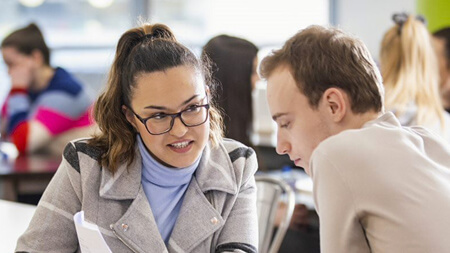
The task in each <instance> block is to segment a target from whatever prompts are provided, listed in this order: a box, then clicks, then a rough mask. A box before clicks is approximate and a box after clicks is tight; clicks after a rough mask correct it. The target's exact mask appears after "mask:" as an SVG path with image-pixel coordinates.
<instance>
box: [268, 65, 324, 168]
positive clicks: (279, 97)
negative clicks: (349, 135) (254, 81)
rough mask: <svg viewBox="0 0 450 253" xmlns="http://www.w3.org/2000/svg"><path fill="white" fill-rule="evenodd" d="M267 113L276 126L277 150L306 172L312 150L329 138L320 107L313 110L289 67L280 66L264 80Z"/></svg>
mask: <svg viewBox="0 0 450 253" xmlns="http://www.w3.org/2000/svg"><path fill="white" fill-rule="evenodd" d="M267 100H268V103H269V108H270V113H271V114H272V118H273V119H274V120H275V122H276V123H277V126H278V136H277V148H276V150H277V153H278V154H288V155H289V158H290V159H291V160H292V161H294V163H295V165H297V166H299V167H303V168H304V169H305V170H306V172H307V173H308V174H309V161H310V157H311V154H312V152H313V150H314V149H315V148H316V147H317V145H319V143H320V142H321V141H323V140H324V139H326V138H327V137H329V136H330V135H331V134H330V131H329V129H328V127H327V125H326V124H325V120H324V119H323V116H322V115H324V114H323V113H322V110H324V109H322V108H321V106H320V105H319V108H318V109H317V110H314V109H312V108H311V106H310V105H309V102H308V99H307V98H306V96H305V95H303V94H302V93H301V92H300V91H299V89H298V88H297V85H296V83H295V80H294V79H293V77H292V75H291V73H290V71H289V70H288V68H285V67H279V68H277V69H275V70H274V72H273V73H272V74H271V75H270V77H269V78H268V79H267Z"/></svg>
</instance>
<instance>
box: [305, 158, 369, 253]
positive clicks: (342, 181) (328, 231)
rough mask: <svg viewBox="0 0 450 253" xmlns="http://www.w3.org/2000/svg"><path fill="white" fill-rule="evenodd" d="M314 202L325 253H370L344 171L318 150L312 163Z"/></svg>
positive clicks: (355, 200)
mask: <svg viewBox="0 0 450 253" xmlns="http://www.w3.org/2000/svg"><path fill="white" fill-rule="evenodd" d="M310 167H311V177H312V179H313V183H314V190H313V194H314V201H315V205H316V210H317V213H318V214H319V218H320V250H321V252H323V253H328V252H333V253H339V252H342V253H353V252H354V253H356V252H358V253H361V252H371V251H370V247H369V245H368V243H367V240H366V238H365V234H364V229H363V227H362V225H361V223H360V219H359V217H358V210H357V199H356V196H355V192H354V191H352V190H351V186H350V185H349V184H348V181H347V178H346V177H345V176H343V173H344V172H343V171H342V170H343V169H345V168H339V167H337V166H336V164H335V163H333V162H332V161H330V160H329V159H328V158H327V155H326V154H324V153H322V152H320V151H318V150H316V152H315V155H314V156H313V159H312V161H311V165H310Z"/></svg>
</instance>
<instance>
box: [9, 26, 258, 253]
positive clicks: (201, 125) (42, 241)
mask: <svg viewBox="0 0 450 253" xmlns="http://www.w3.org/2000/svg"><path fill="white" fill-rule="evenodd" d="M213 97H214V83H212V82H210V72H209V68H208V66H207V64H204V63H203V62H201V61H200V60H199V59H198V58H197V57H196V56H195V55H194V54H193V53H192V52H191V51H190V50H189V49H188V48H186V47H185V46H184V45H182V44H181V43H179V42H178V41H177V40H176V38H175V36H174V35H173V33H172V32H171V30H170V29H169V28H168V27H167V26H165V25H163V24H154V25H150V24H145V25H142V26H140V27H136V28H133V29H130V30H128V31H127V32H125V33H124V34H123V35H122V36H121V38H120V39H119V42H118V44H117V50H116V55H115V59H114V62H113V64H112V67H111V70H110V73H109V79H108V83H107V86H106V89H105V91H104V92H103V93H102V94H101V95H100V96H99V98H98V99H97V101H96V103H95V107H94V117H95V119H96V121H97V123H98V125H99V128H100V130H101V132H100V133H99V134H97V135H96V136H95V137H94V138H91V139H79V140H76V141H73V142H71V143H70V144H68V145H67V147H66V148H65V150H64V154H63V161H62V163H61V165H60V167H59V169H58V171H57V172H56V174H55V176H54V177H53V179H52V181H51V182H50V184H49V186H48V187H47V189H46V191H45V193H44V195H43V197H42V199H41V201H40V202H39V205H38V207H37V209H36V212H35V214H34V217H33V219H32V221H31V223H30V226H29V227H28V229H27V230H26V232H25V233H24V234H23V235H22V236H21V237H20V238H19V241H18V243H17V248H16V251H17V252H76V251H77V250H79V245H78V238H77V233H76V230H75V226H74V221H73V218H72V217H73V215H74V214H75V213H77V212H79V211H81V210H83V211H84V214H85V218H86V220H88V221H90V222H95V223H96V225H97V226H98V227H99V228H100V231H101V233H102V235H103V237H104V238H105V241H106V243H107V245H108V246H109V247H110V249H111V251H112V252H121V253H122V252H248V253H256V252H257V248H256V247H257V244H258V228H257V226H258V220H257V212H256V186H255V178H254V174H255V172H256V169H257V166H258V165H257V163H256V155H255V152H254V151H253V150H252V149H251V148H248V147H246V146H244V145H242V144H240V143H239V142H236V141H233V140H230V139H223V138H222V120H221V115H220V113H219V112H218V111H217V109H216V107H215V104H214V99H213Z"/></svg>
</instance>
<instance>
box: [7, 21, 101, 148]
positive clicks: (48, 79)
mask: <svg viewBox="0 0 450 253" xmlns="http://www.w3.org/2000/svg"><path fill="white" fill-rule="evenodd" d="M1 50H2V54H3V59H4V61H5V63H6V65H7V68H8V74H9V75H10V77H11V82H12V88H11V91H10V93H9V96H8V97H7V99H6V102H5V104H4V106H3V108H2V126H3V129H2V137H4V138H5V137H6V139H7V140H9V141H11V142H13V143H14V144H15V145H16V147H17V149H18V150H19V152H20V153H27V154H30V153H36V152H43V153H50V154H55V155H60V154H62V151H63V149H64V146H65V145H66V144H67V143H68V142H69V141H70V140H72V139H74V138H78V137H83V136H88V135H90V134H92V133H94V131H95V129H96V128H95V124H94V123H93V121H92V120H91V119H90V111H91V108H92V104H93V99H92V98H91V97H90V95H89V94H88V93H87V91H86V89H85V87H83V85H82V84H81V83H80V82H79V81H78V80H76V79H75V78H74V77H73V76H72V75H71V74H69V73H68V72H67V71H66V70H64V69H63V68H60V67H56V68H53V67H52V66H51V65H50V56H51V55H50V50H49V48H48V47H47V44H46V43H45V40H44V37H43V35H42V33H41V31H40V29H39V28H38V27H37V26H36V25H35V24H30V25H28V26H26V27H24V28H21V29H18V30H16V31H14V32H12V33H11V34H9V35H8V36H6V38H4V40H3V41H2V43H1Z"/></svg>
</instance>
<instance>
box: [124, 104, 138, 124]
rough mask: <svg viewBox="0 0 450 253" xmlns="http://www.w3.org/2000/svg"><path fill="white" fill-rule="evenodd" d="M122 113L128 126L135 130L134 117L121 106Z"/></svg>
mask: <svg viewBox="0 0 450 253" xmlns="http://www.w3.org/2000/svg"><path fill="white" fill-rule="evenodd" d="M122 113H123V114H124V115H125V118H126V119H127V121H128V122H130V124H131V125H132V126H133V127H134V128H135V129H137V127H136V118H135V117H134V114H133V113H132V112H131V111H130V110H129V109H128V108H127V107H126V106H125V105H122Z"/></svg>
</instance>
